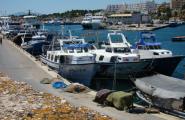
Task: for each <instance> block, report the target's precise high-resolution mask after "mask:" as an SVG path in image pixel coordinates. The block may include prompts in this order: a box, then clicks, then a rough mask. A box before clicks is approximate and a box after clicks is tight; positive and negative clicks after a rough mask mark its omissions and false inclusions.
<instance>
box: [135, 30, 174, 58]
mask: <svg viewBox="0 0 185 120" xmlns="http://www.w3.org/2000/svg"><path fill="white" fill-rule="evenodd" d="M161 45H162V44H161V43H160V42H157V41H156V37H155V34H154V33H152V32H142V33H141V34H140V40H139V42H136V44H135V46H134V47H133V48H134V49H136V50H138V52H140V53H141V52H145V53H143V54H145V55H146V54H148V55H150V56H151V55H152V56H166V57H167V56H172V52H171V51H169V50H165V49H162V47H161ZM146 52H147V53H146Z"/></svg>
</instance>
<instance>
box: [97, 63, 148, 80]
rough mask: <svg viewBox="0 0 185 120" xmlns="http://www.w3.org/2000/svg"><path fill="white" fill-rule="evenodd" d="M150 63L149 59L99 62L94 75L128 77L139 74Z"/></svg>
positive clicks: (117, 77)
mask: <svg viewBox="0 0 185 120" xmlns="http://www.w3.org/2000/svg"><path fill="white" fill-rule="evenodd" d="M149 65H150V61H149V60H142V61H140V62H128V63H99V68H98V71H97V73H96V77H102V78H105V77H106V78H114V77H116V79H129V78H130V77H131V76H134V77H137V76H140V75H141V74H140V73H143V72H145V71H146V70H147V69H148V66H149Z"/></svg>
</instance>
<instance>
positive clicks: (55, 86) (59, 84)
mask: <svg viewBox="0 0 185 120" xmlns="http://www.w3.org/2000/svg"><path fill="white" fill-rule="evenodd" d="M52 86H53V87H54V88H56V89H59V88H66V87H67V85H66V84H65V83H64V82H59V81H58V82H54V83H53V84H52Z"/></svg>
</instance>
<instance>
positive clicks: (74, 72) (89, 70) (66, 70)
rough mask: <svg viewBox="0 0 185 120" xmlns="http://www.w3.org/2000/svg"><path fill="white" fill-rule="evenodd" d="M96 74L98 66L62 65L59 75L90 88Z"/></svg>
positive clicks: (91, 64) (90, 64)
mask: <svg viewBox="0 0 185 120" xmlns="http://www.w3.org/2000/svg"><path fill="white" fill-rule="evenodd" d="M95 73H96V65H95V64H93V63H89V64H61V65H60V67H59V74H60V75H61V76H63V77H64V78H67V79H68V80H70V81H72V82H78V83H81V84H84V85H86V86H90V84H91V80H92V79H93V77H94V75H95Z"/></svg>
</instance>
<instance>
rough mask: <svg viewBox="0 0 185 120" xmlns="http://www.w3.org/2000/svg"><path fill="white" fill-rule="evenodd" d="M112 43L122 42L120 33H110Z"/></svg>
mask: <svg viewBox="0 0 185 120" xmlns="http://www.w3.org/2000/svg"><path fill="white" fill-rule="evenodd" d="M110 38H111V41H112V43H120V42H123V39H122V36H121V35H110Z"/></svg>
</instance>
